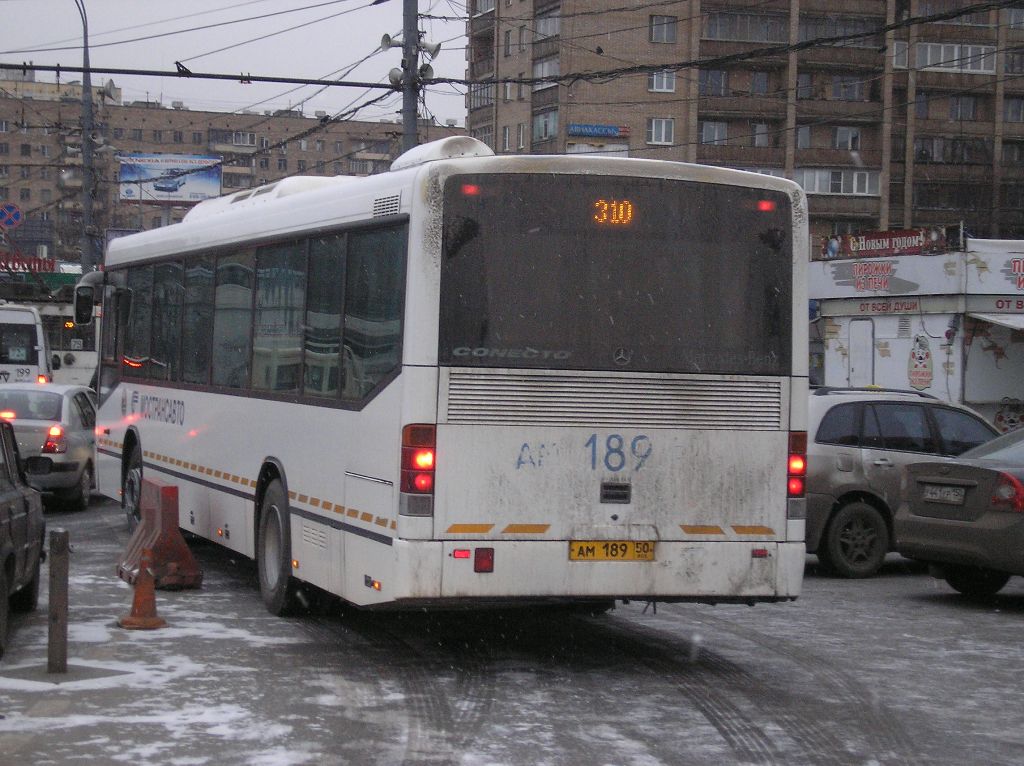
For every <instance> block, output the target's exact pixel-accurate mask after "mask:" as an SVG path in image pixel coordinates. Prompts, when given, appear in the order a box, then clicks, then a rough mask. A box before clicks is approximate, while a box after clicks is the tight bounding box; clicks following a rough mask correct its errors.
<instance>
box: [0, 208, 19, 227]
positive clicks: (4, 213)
mask: <svg viewBox="0 0 1024 766" xmlns="http://www.w3.org/2000/svg"><path fill="white" fill-rule="evenodd" d="M21 219H22V215H21V209H20V208H19V207H18V206H17V205H15V204H14V203H13V202H5V203H4V204H3V205H0V227H2V228H4V229H13V228H14V227H15V226H17V225H18V224H20V223H21Z"/></svg>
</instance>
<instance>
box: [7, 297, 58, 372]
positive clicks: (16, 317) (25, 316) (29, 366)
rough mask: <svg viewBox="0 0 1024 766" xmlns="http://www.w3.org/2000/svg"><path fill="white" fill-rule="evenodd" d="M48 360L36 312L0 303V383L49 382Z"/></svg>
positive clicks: (16, 305)
mask: <svg viewBox="0 0 1024 766" xmlns="http://www.w3.org/2000/svg"><path fill="white" fill-rule="evenodd" d="M51 361H52V360H51V359H50V349H49V345H48V344H47V339H46V332H45V330H44V329H43V320H42V318H41V317H40V316H39V311H38V310H37V309H35V308H34V307H32V306H23V305H21V304H15V303H8V302H7V301H0V383H30V382H36V381H37V382H39V383H49V382H50V381H52V380H53V369H52V367H51Z"/></svg>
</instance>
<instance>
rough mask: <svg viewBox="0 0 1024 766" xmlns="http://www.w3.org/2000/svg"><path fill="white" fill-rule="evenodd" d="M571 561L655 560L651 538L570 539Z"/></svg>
mask: <svg viewBox="0 0 1024 766" xmlns="http://www.w3.org/2000/svg"><path fill="white" fill-rule="evenodd" d="M569 560H570V561H654V543H653V542H652V541H650V540H570V541H569Z"/></svg>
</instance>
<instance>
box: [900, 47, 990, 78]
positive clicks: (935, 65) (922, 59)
mask: <svg viewBox="0 0 1024 766" xmlns="http://www.w3.org/2000/svg"><path fill="white" fill-rule="evenodd" d="M914 64H915V66H916V67H917V68H918V69H939V70H946V71H953V72H972V73H975V74H993V73H994V72H995V71H996V49H995V46H994V45H969V44H966V43H965V44H958V43H918V44H917V46H916V47H915V48H914Z"/></svg>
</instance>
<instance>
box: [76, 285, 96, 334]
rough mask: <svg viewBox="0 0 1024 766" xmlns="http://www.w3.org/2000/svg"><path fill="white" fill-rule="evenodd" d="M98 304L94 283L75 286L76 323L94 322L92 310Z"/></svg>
mask: <svg viewBox="0 0 1024 766" xmlns="http://www.w3.org/2000/svg"><path fill="white" fill-rule="evenodd" d="M95 304H96V288H95V287H93V286H92V285H78V286H77V287H75V324H79V325H88V324H92V310H93V306H94V305H95Z"/></svg>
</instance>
